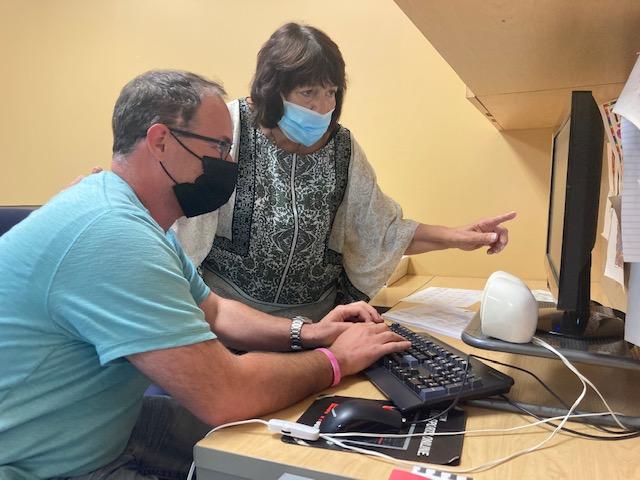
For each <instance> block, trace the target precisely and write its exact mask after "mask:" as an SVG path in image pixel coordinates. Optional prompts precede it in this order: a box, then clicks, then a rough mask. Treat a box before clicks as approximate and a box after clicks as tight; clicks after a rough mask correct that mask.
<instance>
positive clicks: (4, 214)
mask: <svg viewBox="0 0 640 480" xmlns="http://www.w3.org/2000/svg"><path fill="white" fill-rule="evenodd" d="M36 208H38V206H36V205H21V206H11V207H9V206H6V207H5V206H0V237H1V236H2V235H4V234H5V233H6V232H8V231H9V230H10V229H11V227H13V226H14V225H16V224H17V223H20V222H21V221H22V220H24V219H25V218H27V217H28V216H29V214H30V213H31V212H33V211H34V210H35V209H36Z"/></svg>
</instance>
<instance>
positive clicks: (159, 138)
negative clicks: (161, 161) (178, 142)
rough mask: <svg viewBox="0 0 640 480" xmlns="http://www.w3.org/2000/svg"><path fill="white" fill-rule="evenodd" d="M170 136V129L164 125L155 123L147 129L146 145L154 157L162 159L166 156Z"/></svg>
mask: <svg viewBox="0 0 640 480" xmlns="http://www.w3.org/2000/svg"><path fill="white" fill-rule="evenodd" d="M169 135H171V132H170V131H169V128H168V127H167V126H166V125H163V124H162V123H154V124H153V125H151V126H150V127H149V128H148V129H147V137H146V138H145V143H146V145H147V149H148V150H149V152H150V153H151V154H152V155H153V156H155V157H159V158H161V157H162V156H163V155H164V151H165V148H166V144H167V139H168V137H169Z"/></svg>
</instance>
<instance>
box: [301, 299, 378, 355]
mask: <svg viewBox="0 0 640 480" xmlns="http://www.w3.org/2000/svg"><path fill="white" fill-rule="evenodd" d="M360 322H363V323H382V317H381V316H380V314H379V313H378V312H377V311H376V309H375V308H373V307H372V306H371V305H369V304H368V303H365V302H355V303H349V304H347V305H338V306H337V307H336V308H334V309H333V310H331V311H330V312H329V313H328V314H327V315H326V316H325V317H324V318H323V319H322V320H320V321H319V322H318V323H314V324H307V325H305V326H304V327H303V328H302V344H303V345H304V346H305V347H306V348H311V347H329V346H331V344H333V342H334V341H335V340H336V338H338V336H339V335H340V334H342V333H343V332H344V331H345V330H347V329H348V328H350V327H352V326H353V325H354V324H355V323H360Z"/></svg>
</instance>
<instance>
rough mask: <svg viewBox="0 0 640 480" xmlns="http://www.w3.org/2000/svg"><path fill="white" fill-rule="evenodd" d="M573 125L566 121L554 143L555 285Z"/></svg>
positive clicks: (551, 241)
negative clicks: (570, 134)
mask: <svg viewBox="0 0 640 480" xmlns="http://www.w3.org/2000/svg"><path fill="white" fill-rule="evenodd" d="M570 131H571V123H570V122H569V121H568V119H567V121H565V122H564V124H563V125H562V127H560V130H559V131H558V133H557V134H556V136H555V138H554V142H553V176H552V178H551V182H552V184H551V197H550V199H549V232H548V236H549V239H548V242H549V243H548V254H549V263H550V267H551V270H552V272H551V273H552V275H553V277H554V280H555V283H556V284H557V283H558V280H559V278H560V268H561V267H562V232H563V229H564V207H565V195H566V188H565V183H566V179H567V162H568V160H569V133H570Z"/></svg>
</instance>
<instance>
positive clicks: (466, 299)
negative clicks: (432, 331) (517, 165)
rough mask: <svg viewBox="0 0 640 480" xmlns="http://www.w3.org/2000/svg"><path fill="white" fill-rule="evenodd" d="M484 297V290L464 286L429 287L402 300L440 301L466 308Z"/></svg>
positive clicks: (413, 301) (414, 301)
mask: <svg viewBox="0 0 640 480" xmlns="http://www.w3.org/2000/svg"><path fill="white" fill-rule="evenodd" d="M480 298H482V290H466V289H462V288H443V287H429V288H425V289H424V290H420V291H419V292H416V293H413V294H411V295H409V296H408V297H405V298H403V299H402V300H401V301H402V302H411V303H434V302H435V303H439V304H444V305H448V306H450V307H461V308H466V307H469V306H471V305H473V304H474V303H477V302H479V301H480Z"/></svg>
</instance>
